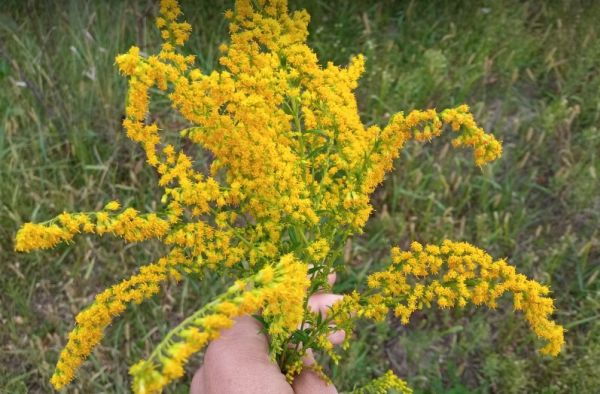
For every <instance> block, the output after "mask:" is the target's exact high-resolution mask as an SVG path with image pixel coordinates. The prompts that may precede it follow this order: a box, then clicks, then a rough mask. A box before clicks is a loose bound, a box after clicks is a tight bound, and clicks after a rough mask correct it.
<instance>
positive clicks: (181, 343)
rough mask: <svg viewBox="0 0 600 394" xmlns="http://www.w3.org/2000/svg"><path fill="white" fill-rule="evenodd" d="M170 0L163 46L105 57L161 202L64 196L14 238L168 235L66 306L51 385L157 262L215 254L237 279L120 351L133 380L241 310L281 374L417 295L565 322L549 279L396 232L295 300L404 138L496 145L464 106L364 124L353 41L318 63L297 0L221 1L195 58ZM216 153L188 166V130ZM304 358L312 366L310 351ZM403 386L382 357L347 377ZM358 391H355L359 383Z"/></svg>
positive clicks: (357, 224) (401, 310)
mask: <svg viewBox="0 0 600 394" xmlns="http://www.w3.org/2000/svg"><path fill="white" fill-rule="evenodd" d="M181 14H182V13H181V10H180V8H179V5H178V4H177V2H176V1H175V0H162V1H161V3H160V16H159V17H158V18H157V20H156V25H157V27H158V28H159V29H160V31H161V35H162V39H163V42H162V46H161V49H160V51H159V53H158V54H156V55H142V54H141V52H140V50H139V48H137V47H132V48H131V49H130V50H129V51H128V52H127V53H125V54H122V55H120V56H118V57H117V65H118V67H119V69H120V71H121V72H122V73H123V74H124V75H125V76H126V77H127V78H128V80H129V84H128V96H127V107H126V117H125V120H124V122H123V126H124V128H125V130H126V132H127V135H128V137H129V138H131V139H132V140H133V141H135V142H137V143H139V144H140V145H141V147H142V148H143V149H144V151H145V155H146V160H147V163H148V164H149V165H150V166H152V167H153V168H154V169H155V171H156V174H157V178H158V184H159V186H160V187H161V188H162V190H163V196H162V199H161V204H162V205H161V209H160V210H159V211H157V212H152V213H140V212H138V211H137V210H135V209H134V208H131V207H129V208H125V209H123V208H122V207H121V205H120V203H119V202H117V201H111V202H109V203H108V204H107V205H106V206H105V208H104V209H103V210H101V211H99V212H82V213H76V214H69V213H63V214H61V215H59V216H58V217H57V218H55V219H52V220H50V221H48V222H45V223H40V224H33V223H28V224H26V225H24V226H23V228H22V229H21V230H20V231H19V232H18V233H17V236H16V249H17V250H18V251H24V252H26V251H30V250H34V249H45V248H51V247H54V246H55V245H57V244H59V243H61V242H71V241H72V240H73V238H74V237H75V236H76V235H77V234H80V233H87V234H98V235H104V234H111V235H115V236H118V237H121V238H123V239H124V240H126V241H127V242H142V241H145V240H149V239H158V240H160V241H161V242H163V243H164V244H165V245H167V246H168V248H169V252H168V253H167V254H166V255H165V256H164V257H162V258H160V259H159V260H158V261H157V262H155V263H152V264H150V265H146V266H142V267H140V270H139V273H137V274H135V275H133V276H132V277H130V278H129V279H125V280H124V281H122V282H121V283H119V284H117V285H114V286H112V287H110V288H108V289H107V290H105V291H104V292H102V293H100V294H99V295H97V296H96V299H95V301H94V302H93V303H92V305H91V306H89V307H88V308H87V309H85V310H84V311H82V312H81V313H80V314H79V315H78V316H77V317H76V326H75V328H74V330H73V331H72V332H71V334H70V335H69V340H68V343H67V345H66V347H65V348H64V350H63V351H62V353H61V356H60V359H59V361H58V363H57V366H56V371H55V373H54V376H53V377H52V384H53V385H54V386H55V387H56V388H61V387H63V386H65V385H66V384H68V383H69V382H70V381H71V380H72V379H73V377H74V375H75V371H76V370H77V368H78V367H79V366H80V365H81V364H82V362H83V361H84V359H85V358H86V357H87V356H88V355H89V354H90V353H91V352H92V350H93V348H94V346H95V345H96V344H98V342H99V341H100V340H101V339H102V336H103V332H104V329H105V328H106V327H107V326H108V325H110V323H111V322H112V321H113V319H114V318H116V317H117V316H118V315H120V314H121V313H123V311H124V310H125V308H126V307H127V305H128V304H130V303H131V302H134V303H140V302H142V301H143V300H145V299H148V298H149V297H152V296H154V295H156V294H158V293H159V292H160V289H161V284H162V283H164V282H165V281H167V280H169V279H173V280H180V279H181V278H182V276H184V275H195V276H197V275H198V274H201V273H203V272H205V271H207V270H217V271H218V272H221V273H227V274H229V275H233V276H235V277H237V278H238V280H237V281H236V282H235V283H233V284H232V286H231V287H230V288H229V289H228V290H227V291H226V292H225V293H223V294H222V295H220V296H218V297H217V298H216V299H215V300H212V301H210V302H208V303H207V304H206V305H205V306H204V307H203V308H201V309H200V310H198V311H192V313H191V314H190V315H189V317H188V318H187V319H186V320H184V321H183V322H182V323H181V324H180V325H179V326H177V327H175V328H174V329H173V331H171V332H170V333H169V334H167V336H166V337H165V338H164V340H163V341H162V342H161V343H160V344H159V345H158V346H157V347H156V349H155V350H154V352H153V353H152V354H151V355H149V357H148V358H147V359H146V360H142V361H140V362H138V363H136V364H135V365H134V366H133V367H132V368H131V371H130V372H131V375H132V376H133V384H132V385H133V389H134V391H135V392H139V393H149V392H158V391H161V390H162V388H163V387H164V386H165V385H166V384H168V383H169V382H170V381H172V380H174V379H177V378H179V377H181V376H182V375H183V373H184V369H183V366H184V364H185V363H186V361H187V360H188V359H189V357H190V356H191V355H192V354H194V353H196V352H199V351H201V350H202V348H203V347H204V346H205V345H206V344H207V343H209V342H210V341H211V340H214V339H216V338H217V337H218V336H219V332H220V331H221V330H223V329H225V328H227V327H229V326H230V325H231V324H232V322H233V320H232V319H233V318H235V317H236V316H240V315H242V314H249V313H251V314H259V315H260V317H259V318H260V320H261V322H262V323H263V325H264V326H265V331H266V332H267V333H268V334H269V340H270V343H271V346H270V349H271V351H272V357H273V359H274V360H276V361H277V362H278V363H279V365H280V366H281V368H282V371H283V372H285V373H286V375H287V376H288V378H289V379H290V380H292V379H294V376H295V375H296V374H297V373H298V372H299V371H300V370H301V368H302V357H303V355H304V354H305V352H306V351H307V350H308V349H314V350H317V351H323V352H326V353H328V354H329V355H330V356H331V357H332V359H333V360H334V361H337V360H338V359H339V357H340V356H339V355H338V354H337V353H336V351H335V349H333V347H332V345H331V343H330V342H329V341H328V340H327V335H328V334H329V333H331V331H332V330H335V329H343V330H345V331H346V333H347V334H348V335H346V342H345V343H344V344H343V345H342V348H343V347H346V346H347V345H348V341H349V340H351V335H350V333H351V332H352V328H353V326H354V323H355V321H356V320H357V319H362V318H365V319H376V320H379V319H383V318H384V317H385V316H386V315H387V314H388V312H389V311H390V310H393V311H394V313H395V314H396V315H397V316H399V317H400V318H401V320H402V322H403V323H406V322H407V321H408V319H409V317H410V315H411V314H412V313H413V312H414V311H416V310H417V309H423V308H428V307H430V306H432V305H437V306H439V307H441V308H449V307H464V306H466V305H467V304H474V305H482V304H484V305H487V306H489V307H491V308H494V307H495V306H496V302H497V299H498V298H499V297H501V296H502V295H503V294H504V293H512V294H513V300H514V307H515V310H522V311H523V313H524V315H525V318H526V320H527V321H528V322H529V324H530V325H531V328H532V330H533V332H534V333H535V334H537V335H538V336H539V337H541V338H543V339H545V340H546V341H547V344H546V346H545V347H544V348H543V349H542V352H544V353H548V354H552V355H555V354H557V353H558V352H559V351H560V348H561V345H562V343H563V328H562V327H561V326H559V325H557V324H555V323H554V322H553V321H551V320H550V315H551V313H552V312H553V302H552V299H551V298H549V297H548V293H549V290H548V288H546V287H544V286H542V285H540V284H538V283H537V282H535V281H532V280H528V279H527V278H526V277H525V276H523V275H521V274H517V273H516V272H515V270H514V268H513V267H511V266H510V265H508V264H507V263H506V262H505V261H503V260H499V261H494V260H493V259H492V258H491V257H490V256H489V255H487V254H486V253H485V252H483V251H482V250H480V249H477V248H475V247H473V246H471V245H468V244H465V243H453V242H451V241H444V242H443V243H442V245H441V246H439V247H438V246H435V245H427V246H422V245H420V244H418V243H414V244H413V245H412V246H411V249H410V251H405V252H402V251H400V250H399V249H397V248H394V249H392V263H391V264H390V265H389V267H388V268H387V269H386V270H384V271H382V272H378V273H373V274H372V275H371V276H370V277H369V280H368V286H369V289H368V290H367V291H366V292H365V293H363V294H360V293H358V292H356V291H355V292H352V293H351V294H348V295H346V296H345V297H344V298H343V299H342V301H340V302H339V303H337V304H335V305H334V306H333V308H332V309H331V310H330V311H329V312H328V313H327V314H326V315H325V316H323V315H321V314H319V313H313V312H311V311H310V309H309V308H308V306H307V299H308V297H309V296H311V295H312V294H314V293H316V292H318V291H322V290H327V289H329V287H330V285H329V284H328V281H327V277H328V275H330V274H331V273H333V272H335V271H336V270H338V269H339V268H340V266H339V264H340V262H339V260H340V259H339V257H340V253H341V250H342V248H343V245H344V244H345V242H346V240H347V239H348V237H349V236H351V235H352V234H356V233H361V232H362V229H363V227H364V225H365V223H366V221H367V219H368V217H369V215H370V213H371V211H372V209H373V208H372V206H371V204H370V194H371V193H372V192H373V191H374V190H375V188H376V187H377V185H379V184H380V183H381V182H382V181H383V179H384V176H385V174H386V172H388V171H390V170H391V169H392V166H393V163H394V160H395V159H396V158H398V156H399V153H400V151H401V149H402V148H404V146H405V144H406V143H407V142H408V141H411V140H414V141H417V142H427V141H430V140H431V139H433V138H435V137H438V136H440V135H441V134H442V132H443V131H444V130H445V129H451V130H452V131H453V133H454V139H453V141H452V143H453V146H455V147H469V148H472V149H473V152H474V161H475V164H476V165H478V166H482V165H484V164H486V163H487V162H490V161H492V160H495V159H496V158H498V157H499V156H500V154H501V151H502V148H501V144H500V143H499V142H498V141H497V140H496V139H495V138H494V137H493V136H492V135H490V134H487V133H486V132H484V130H482V129H481V128H480V127H479V126H478V125H477V124H476V122H475V121H474V119H473V116H472V115H471V113H470V112H469V108H468V107H467V106H466V105H461V106H459V107H456V108H450V109H446V110H443V111H436V110H433V109H430V110H426V111H418V110H417V111H412V112H410V113H408V114H404V113H402V112H400V113H397V114H395V115H394V116H393V117H392V118H391V120H390V122H389V123H388V125H387V126H385V127H383V128H382V127H379V126H376V125H374V126H369V127H365V126H364V125H363V123H362V122H361V120H360V118H359V113H358V108H357V103H356V99H355V96H354V93H353V92H354V90H355V89H356V87H357V83H358V79H359V77H360V76H361V74H362V73H363V71H364V63H365V59H364V57H363V56H361V55H358V56H356V57H353V58H352V59H351V60H350V64H349V65H348V66H347V67H339V66H335V65H333V64H332V63H328V64H327V65H326V66H325V67H322V66H320V65H319V62H318V59H317V57H316V55H315V53H314V52H313V51H312V50H311V49H310V48H309V47H308V46H307V45H306V39H307V36H308V31H307V25H308V21H309V15H308V14H307V13H306V12H305V11H296V12H293V13H288V10H287V2H286V1H285V0H256V1H251V0H237V1H236V3H235V9H234V10H227V11H226V12H225V17H226V18H227V19H228V21H229V31H230V40H229V42H228V43H226V44H222V45H221V46H220V47H219V49H220V51H221V52H222V56H221V58H220V64H221V68H220V69H219V70H214V71H212V72H210V73H205V72H203V71H201V70H200V69H199V68H195V67H194V62H195V58H194V56H193V55H187V54H186V52H185V50H184V48H183V46H184V44H185V42H186V41H187V39H188V38H189V36H190V33H191V26H190V25H189V24H188V23H186V22H182V21H180V17H181ZM157 94H158V95H162V96H166V97H168V99H169V101H170V103H171V106H172V109H173V110H174V111H176V112H177V113H179V115H180V116H181V117H182V118H183V119H185V121H186V122H187V123H188V127H186V128H185V129H183V130H179V133H178V136H179V138H177V139H176V140H173V138H172V133H169V132H167V131H165V130H162V129H161V128H160V127H159V124H157V123H153V122H151V121H149V119H150V118H149V117H148V114H149V108H150V101H151V99H152V98H153V97H154V96H155V95H157ZM185 141H188V142H191V143H193V144H197V145H198V146H199V147H201V149H203V150H205V151H208V152H210V153H211V157H214V160H212V162H211V164H210V169H209V171H208V172H207V173H203V172H201V171H199V170H198V169H197V168H196V166H195V165H194V164H195V162H194V158H193V157H192V156H191V155H190V154H189V153H188V152H187V151H186V150H184V149H183V148H182V146H184V144H183V142H185ZM315 368H318V366H316V367H315ZM392 388H395V389H397V390H399V391H402V392H409V391H410V390H409V389H408V388H407V387H406V385H405V384H404V382H402V381H401V380H399V379H398V378H397V377H395V375H393V374H391V373H388V374H386V375H384V376H383V377H382V378H380V379H377V380H376V381H374V382H373V383H372V384H371V385H369V386H367V387H365V388H363V389H359V390H358V392H386V390H388V389H392ZM360 390H362V391H360Z"/></svg>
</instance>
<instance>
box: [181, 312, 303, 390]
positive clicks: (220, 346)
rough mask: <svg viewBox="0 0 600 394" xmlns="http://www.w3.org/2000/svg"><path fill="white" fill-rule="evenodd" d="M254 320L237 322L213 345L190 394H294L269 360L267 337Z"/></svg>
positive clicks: (207, 352) (208, 349)
mask: <svg viewBox="0 0 600 394" xmlns="http://www.w3.org/2000/svg"><path fill="white" fill-rule="evenodd" d="M260 330H261V325H260V323H259V322H258V321H256V320H255V319H254V318H253V317H250V316H244V317H241V318H239V319H237V320H236V322H235V324H234V325H233V327H232V328H230V329H228V330H226V331H223V333H222V334H221V337H220V338H219V339H217V340H216V341H213V342H211V344H210V345H209V346H208V348H207V350H206V354H205V355H204V365H203V366H202V368H201V369H200V370H198V371H197V372H196V374H195V375H194V379H193V380H192V386H191V387H190V393H191V394H217V393H227V394H238V393H239V394H242V393H244V394H258V393H261V394H262V393H268V394H271V393H272V394H280V393H281V394H286V393H287V394H292V390H291V388H290V385H289V384H288V383H287V381H286V380H285V376H283V375H282V374H281V371H280V370H279V367H278V366H277V365H276V364H273V363H272V362H271V360H270V359H269V348H268V343H267V338H266V337H265V335H263V334H262V333H260Z"/></svg>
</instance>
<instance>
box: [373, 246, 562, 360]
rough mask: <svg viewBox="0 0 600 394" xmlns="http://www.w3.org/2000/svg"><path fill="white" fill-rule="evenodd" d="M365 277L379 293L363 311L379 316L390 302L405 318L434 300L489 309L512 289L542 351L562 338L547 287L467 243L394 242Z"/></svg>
mask: <svg viewBox="0 0 600 394" xmlns="http://www.w3.org/2000/svg"><path fill="white" fill-rule="evenodd" d="M368 283H369V287H370V288H372V289H377V290H378V293H376V294H375V295H372V296H370V297H369V298H368V299H367V305H366V307H365V309H364V312H363V313H364V315H365V316H367V317H372V318H375V319H382V318H384V317H385V315H386V314H387V312H388V310H389V308H393V309H394V314H395V315H396V316H398V317H400V319H401V321H402V323H404V324H406V323H408V320H409V318H410V316H411V315H412V314H413V313H414V312H415V311H417V310H419V309H423V308H428V307H431V306H432V305H433V303H434V302H435V303H436V304H437V305H438V306H439V307H440V308H451V307H461V308H462V307H464V306H466V305H467V304H468V303H472V304H474V305H486V306H488V307H489V308H492V309H493V308H496V306H497V301H498V299H499V298H500V297H501V296H502V295H504V294H505V293H512V295H513V303H514V309H515V310H521V311H523V313H524V315H525V319H526V320H527V322H528V323H529V325H530V327H531V329H532V331H533V332H534V333H535V334H536V335H537V336H538V337H540V338H543V339H545V340H546V341H547V344H546V346H544V347H543V348H542V349H541V352H542V353H545V354H550V355H553V356H555V355H557V354H558V353H559V352H560V349H561V347H562V345H563V343H564V328H563V327H561V326H560V325H558V324H556V323H555V322H553V321H552V320H550V316H551V315H552V313H553V312H554V303H553V301H552V299H551V298H549V297H548V293H549V289H548V288H547V287H544V286H542V285H540V284H539V283H538V282H536V281H534V280H530V279H527V278H526V277H525V275H522V274H519V273H517V272H516V270H515V268H514V267H512V266H510V265H508V263H507V262H506V261H505V260H495V261H494V260H493V259H492V257H491V256H490V255H489V254H487V253H485V252H484V251H483V250H481V249H479V248H476V247H474V246H472V245H470V244H468V243H464V242H452V241H448V240H446V241H444V242H443V243H442V245H441V247H438V246H435V245H427V246H426V247H425V248H423V246H422V245H421V244H419V243H417V242H413V243H412V245H411V248H410V251H404V252H403V251H401V250H400V249H398V248H394V249H393V250H392V264H391V266H390V267H389V268H388V269H387V270H385V271H383V272H377V273H374V274H372V275H371V276H370V277H369V281H368Z"/></svg>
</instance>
